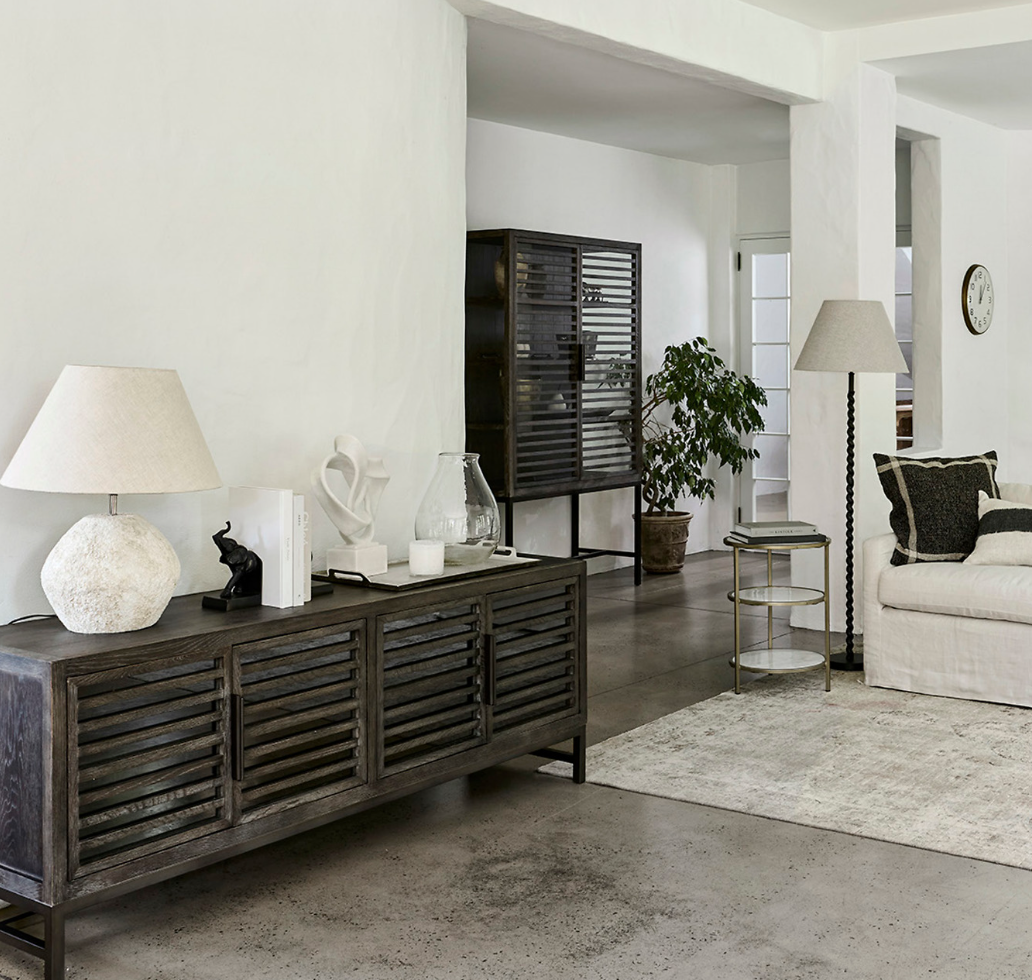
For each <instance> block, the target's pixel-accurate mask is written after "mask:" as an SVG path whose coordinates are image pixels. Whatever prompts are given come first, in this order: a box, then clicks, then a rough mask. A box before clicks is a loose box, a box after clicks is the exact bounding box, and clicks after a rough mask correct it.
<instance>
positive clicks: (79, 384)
mask: <svg viewBox="0 0 1032 980" xmlns="http://www.w3.org/2000/svg"><path fill="white" fill-rule="evenodd" d="M0 483H2V484H3V485H4V486H7V487H14V488H17V489H22V490H43V491H47V492H50V493H103V494H107V495H108V498H109V513H108V514H94V515H91V516H89V517H84V518H82V520H80V521H79V522H78V523H76V524H75V525H73V526H72V528H70V529H69V531H68V532H67V533H66V534H65V536H64V537H63V538H61V540H60V541H58V543H57V544H56V545H55V546H54V550H53V551H52V552H51V553H50V555H49V556H48V558H47V560H46V562H44V565H43V571H42V574H41V576H40V578H41V580H42V583H43V591H44V592H45V593H46V596H47V599H48V600H49V601H50V604H51V605H52V606H53V607H54V612H56V613H57V616H58V618H59V619H60V620H61V622H62V623H63V624H64V625H65V626H66V627H67V628H68V629H69V630H71V631H73V632H76V633H121V632H126V631H129V630H136V629H143V628H144V627H146V626H151V625H153V624H154V623H155V622H157V620H158V617H159V616H160V615H161V613H162V612H163V611H164V609H165V607H166V606H167V605H168V601H169V599H170V598H171V597H172V591H173V590H174V588H175V585H176V582H177V581H178V580H179V559H178V558H177V557H176V554H175V552H174V551H173V550H172V546H171V545H170V544H169V543H168V541H167V540H166V538H165V537H164V535H162V534H161V532H160V531H158V530H157V528H155V527H154V526H153V525H151V524H150V523H148V522H147V521H145V520H144V519H143V518H141V517H137V516H135V515H132V514H119V513H118V512H117V509H118V507H117V498H118V494H122V493H181V492H185V491H191V490H210V489H214V488H215V487H219V486H221V485H222V481H221V480H220V479H219V474H218V471H217V470H216V469H215V463H214V461H213V460H212V458H211V453H210V452H209V451H208V446H207V444H206V443H205V441H204V436H203V435H202V434H201V429H200V426H199V425H198V424H197V419H196V417H195V416H194V413H193V409H192V408H191V407H190V402H189V400H188V399H187V396H186V391H185V390H184V389H183V384H182V382H181V381H180V379H179V375H178V373H177V372H176V371H171V370H162V369H157V368H125V367H99V366H82V365H69V366H68V367H66V368H65V369H64V370H63V371H62V372H61V375H60V376H59V377H58V379H57V382H56V383H55V384H54V387H53V389H52V390H51V392H50V394H49V395H48V396H47V399H46V401H45V402H44V403H43V406H42V407H41V408H40V410H39V413H38V414H37V416H36V418H35V420H34V421H33V423H32V425H31V426H30V427H29V431H28V432H27V433H26V435H25V438H24V439H23V440H22V442H21V445H20V446H19V447H18V449H17V451H16V452H15V454H14V457H13V458H12V459H11V462H10V464H9V465H8V467H7V469H6V471H5V472H4V475H3V476H2V477H0Z"/></svg>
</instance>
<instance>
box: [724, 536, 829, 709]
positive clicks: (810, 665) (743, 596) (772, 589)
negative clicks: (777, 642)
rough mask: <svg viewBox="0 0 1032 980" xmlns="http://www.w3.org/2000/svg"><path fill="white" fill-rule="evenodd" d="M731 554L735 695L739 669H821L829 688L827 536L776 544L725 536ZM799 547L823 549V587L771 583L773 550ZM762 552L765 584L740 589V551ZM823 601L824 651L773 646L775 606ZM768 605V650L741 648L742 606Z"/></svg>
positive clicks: (739, 687) (738, 691) (739, 688)
mask: <svg viewBox="0 0 1032 980" xmlns="http://www.w3.org/2000/svg"><path fill="white" fill-rule="evenodd" d="M724 544H726V545H728V547H730V548H731V550H732V552H733V553H734V564H735V587H734V589H733V590H732V591H731V592H729V593H728V594H727V597H728V599H730V600H731V601H732V602H733V603H734V606H735V657H734V661H733V663H734V668H735V694H741V693H742V685H741V678H742V671H743V670H745V671H750V672H751V673H757V674H797V673H801V672H803V671H807V670H820V669H821V668H822V667H823V668H824V690H825V691H830V690H831V618H830V610H829V608H828V582H829V578H828V547H829V545H830V544H831V539H830V538H825V539H824V540H823V541H805V542H799V543H795V542H791V541H788V542H783V543H782V542H779V543H778V544H743V543H742V542H741V541H738V540H736V539H735V538H731V537H727V538H724ZM797 548H798V549H802V548H823V549H824V590H823V591H821V590H820V589H804V588H800V587H799V586H792V585H775V584H774V566H773V556H774V552H775V551H793V550H795V549H797ZM741 551H765V552H766V553H767V584H766V586H759V587H755V588H747V589H743V588H741V585H740V580H739V552H741ZM822 602H823V603H824V653H823V654H820V653H814V652H813V651H812V650H797V649H790V648H781V649H774V607H775V606H815V605H818V604H819V603H822ZM743 605H744V606H766V607H767V649H766V650H746V651H744V652H743V651H742V631H741V619H742V611H741V607H742V606H743Z"/></svg>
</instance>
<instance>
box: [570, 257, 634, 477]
mask: <svg viewBox="0 0 1032 980" xmlns="http://www.w3.org/2000/svg"><path fill="white" fill-rule="evenodd" d="M581 275H582V286H581V290H582V299H583V303H582V308H581V341H582V343H583V345H584V354H583V364H584V371H583V383H582V385H581V387H580V392H581V413H582V426H581V476H582V477H583V478H585V479H592V478H599V477H604V476H606V475H611V474H624V475H625V476H632V475H634V474H636V473H637V472H638V454H637V450H636V447H637V446H638V444H639V442H640V438H639V436H640V428H641V422H640V411H639V406H640V404H641V392H640V387H639V376H638V375H639V372H638V368H637V365H638V363H639V350H638V337H639V336H640V328H639V323H638V311H639V308H640V297H639V295H638V281H639V278H638V253H637V252H636V251H629V250H628V251H625V250H618V249H602V248H589V247H587V246H585V247H584V248H583V249H582V251H581Z"/></svg>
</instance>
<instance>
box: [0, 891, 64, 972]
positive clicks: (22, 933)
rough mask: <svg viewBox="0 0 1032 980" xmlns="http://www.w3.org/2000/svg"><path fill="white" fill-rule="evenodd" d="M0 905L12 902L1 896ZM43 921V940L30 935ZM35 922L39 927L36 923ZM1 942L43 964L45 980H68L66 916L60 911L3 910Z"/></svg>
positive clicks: (12, 906)
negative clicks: (37, 958) (35, 958)
mask: <svg viewBox="0 0 1032 980" xmlns="http://www.w3.org/2000/svg"><path fill="white" fill-rule="evenodd" d="M0 901H10V900H9V899H8V898H7V896H6V895H0ZM40 919H42V920H43V938H42V939H40V938H39V937H38V936H35V935H33V934H32V933H31V932H29V931H28V929H29V928H30V927H32V926H33V924H35V927H36V928H37V929H38V927H39V920H40ZM33 920H35V923H33ZM0 942H2V943H5V944H6V945H8V946H13V947H14V948H15V949H17V950H21V952H23V953H28V954H29V955H30V956H37V957H39V958H40V959H41V960H43V976H44V980H64V975H65V915H64V912H63V911H62V910H61V909H59V908H45V907H40V908H38V909H26V908H23V907H21V906H18V905H15V904H13V903H12V904H8V905H6V906H4V907H0Z"/></svg>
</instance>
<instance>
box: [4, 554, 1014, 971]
mask: <svg viewBox="0 0 1032 980" xmlns="http://www.w3.org/2000/svg"><path fill="white" fill-rule="evenodd" d="M759 571H760V569H756V570H755V572H756V573H758V572H759ZM729 576H730V557H729V556H728V555H726V554H716V553H707V554H701V555H695V556H692V557H691V558H690V559H689V561H688V564H687V566H686V569H685V572H684V573H683V574H681V575H678V576H662V577H648V578H647V579H646V581H645V583H644V584H643V586H642V587H641V588H639V589H635V588H634V586H633V584H632V583H631V578H630V574H629V572H627V571H620V572H614V573H608V574H605V575H599V576H593V577H592V578H591V579H590V586H589V592H590V599H589V646H590V654H589V658H590V659H589V663H590V668H589V669H590V679H589V684H590V702H589V703H590V708H589V717H590V728H589V737H590V739H591V740H593V741H594V740H598V739H601V738H605V737H608V736H610V735H612V734H616V733H618V732H621V731H624V730H627V729H629V728H632V727H634V726H636V725H639V724H641V723H643V722H645V721H648V720H650V719H652V718H654V717H659V716H661V715H664V714H667V713H668V712H670V711H673V710H676V709H678V708H680V707H683V706H685V705H687V704H690V703H693V702H695V701H698V700H701V699H703V698H707V697H711V696H713V695H714V694H717V693H719V692H720V691H724V690H727V689H729V687H730V686H731V683H732V676H731V669H730V667H729V666H728V662H727V661H728V654H729V652H730V651H731V649H732V616H731V611H730V604H729V603H728V601H727V598H726V594H727V589H728V579H729ZM776 627H777V628H776V632H777V634H778V637H779V642H787V641H788V639H789V637H790V635H791V634H792V633H793V631H792V630H791V629H790V628H789V626H788V624H787V621H786V620H784V619H783V618H779V619H778V621H777V624H776ZM746 630H747V635H748V637H749V639H750V640H752V641H753V642H755V643H760V642H762V641H764V640H765V638H766V622H765V619H764V617H763V615H762V613H761V615H753V616H752V617H750V619H749V621H748V623H747V626H746ZM794 632H795V635H794V636H792V637H791V638H792V644H793V645H800V644H818V643H819V641H820V637H819V636H818V635H815V634H808V633H802V632H801V631H794ZM813 678H814V696H815V697H821V696H822V695H823V685H822V684H821V682H820V675H819V674H814V675H813ZM832 683H833V689H834V677H833V680H832ZM742 710H743V711H747V710H748V688H746V690H745V691H744V692H743V695H742ZM539 762H540V760H530V759H520V760H516V761H515V762H513V763H510V764H507V765H505V766H501V767H498V768H495V769H491V770H487V771H485V772H482V773H479V774H477V775H474V776H471V777H469V778H466V779H459V780H455V781H453V782H451V783H448V784H446V785H444V786H441V787H437V788H435V789H433V790H430V791H427V792H423V793H419V794H416V795H414V796H411V797H408V798H407V799H404V800H400V801H397V802H395V803H390V804H387V805H384V806H382V807H379V808H377V809H374V810H371V811H369V812H367V813H364V814H361V815H359V816H356V817H353V818H349V819H347V820H343V821H339V822H338V823H336V824H333V825H331V826H329V827H325V828H322V829H321V830H318V831H313V832H311V833H309V834H306V835H303V836H301V837H298V838H295V839H293V840H290V841H285V842H283V843H281V844H278V845H274V846H271V847H268V848H265V849H263V850H260V851H256V852H253V853H251V854H248V855H245V856H243V857H240V858H236V859H233V860H230V861H226V862H224V863H222V864H219V865H216V866H214V867H211V868H208V869H205V870H203V871H199V872H196V873H194V874H191V875H188V876H185V877H183V878H180V879H178V880H176V881H171V882H167V883H165V884H162V885H158V886H154V887H152V888H148V889H145V890H143V891H140V892H137V893H136V894H134V895H131V896H128V897H126V898H123V899H119V900H116V901H111V902H108V903H106V904H104V905H101V906H98V907H96V908H95V909H91V910H89V911H86V912H83V913H80V914H79V915H77V916H74V917H73V918H72V919H71V920H70V922H69V939H68V942H69V956H68V960H69V969H68V976H69V977H70V978H75V980H79V978H90V980H173V978H174V980H185V978H190V980H195V978H198V980H199V978H220V980H237V978H240V980H265V978H270V980H271V978H285V980H295V978H296V980H330V978H358V980H381V978H384V980H385V978H388V977H389V978H395V980H474V978H478V980H479V978H485V980H486V978H490V980H524V978H526V980H539V978H540V980H544V978H548V980H566V978H570V980H596V978H598V980H636V978H645V977H662V978H671V980H680V978H685V980H688V978H691V980H709V978H715V980H716V978H719V980H790V978H791V980H796V978H800V980H801V978H815V980H816V978H821V980H823V978H831V977H850V978H871V980H875V978H877V980H914V978H918V977H930V978H938V980H942V978H950V980H953V978H956V980H960V978H965V980H969V978H985V980H990V978H992V980H1010V978H1015V980H1016V978H1027V977H1029V976H1030V975H1032V936H1030V930H1029V922H1030V921H1032V875H1030V874H1029V872H1026V871H1020V870H1017V869H1014V868H1008V867H1002V866H999V865H991V864H983V863H980V862H978V861H972V860H967V859H961V858H954V857H948V856H945V855H941V854H935V853H931V852H928V851H922V850H918V849H915V848H908V847H903V846H899V845H894V844H885V843H880V842H878V841H870V840H863V839H860V838H856V837H850V836H847V835H843V834H836V833H831V832H825V831H818V830H811V829H808V828H805V827H800V826H796V825H794V824H786V823H780V822H778V821H774V820H766V819H763V818H760V817H752V816H747V815H744V814H738V813H733V812H729V811H723V810H715V809H711V808H707V807H702V806H696V805H693V804H686V803H678V802H673V801H670V800H662V799H658V798H655V797H648V796H639V795H636V794H633V793H627V792H622V791H618V790H613V789H608V788H604V787H597V786H591V785H584V786H575V785H573V784H572V783H570V782H569V781H568V780H564V779H557V778H553V777H549V776H542V775H539V774H537V773H536V772H534V769H535V767H536V766H537V765H538V764H539ZM41 976H42V971H41V969H40V966H39V963H38V961H34V960H30V959H28V958H27V957H22V956H21V955H20V954H17V953H14V952H11V951H10V950H7V949H6V948H2V949H0V978H8V980H23V978H30V977H32V978H36V977H41Z"/></svg>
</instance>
